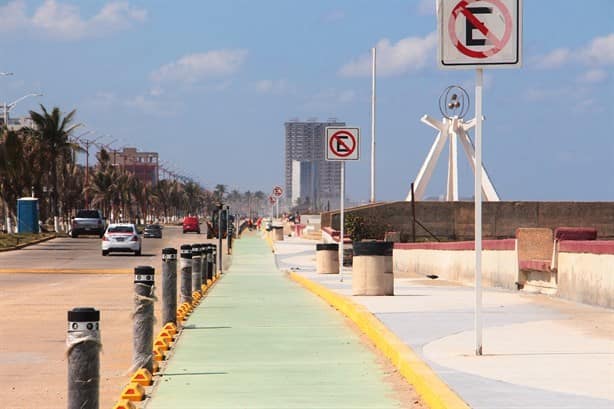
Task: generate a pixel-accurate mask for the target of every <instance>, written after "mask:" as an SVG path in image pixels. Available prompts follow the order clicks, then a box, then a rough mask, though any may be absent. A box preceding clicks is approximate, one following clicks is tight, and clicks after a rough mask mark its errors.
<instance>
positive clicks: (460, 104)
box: [439, 85, 470, 119]
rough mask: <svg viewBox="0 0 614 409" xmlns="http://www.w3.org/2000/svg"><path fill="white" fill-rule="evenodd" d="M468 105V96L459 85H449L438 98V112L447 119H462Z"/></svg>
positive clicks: (467, 109)
mask: <svg viewBox="0 0 614 409" xmlns="http://www.w3.org/2000/svg"><path fill="white" fill-rule="evenodd" d="M469 105H470V101H469V94H468V93H467V91H465V89H464V88H463V87H461V86H460V85H450V86H449V87H447V88H446V89H445V90H444V91H443V92H442V93H441V96H440V97H439V112H441V115H443V116H444V117H446V118H448V119H452V118H454V117H456V118H461V119H462V118H464V117H465V115H467V111H469Z"/></svg>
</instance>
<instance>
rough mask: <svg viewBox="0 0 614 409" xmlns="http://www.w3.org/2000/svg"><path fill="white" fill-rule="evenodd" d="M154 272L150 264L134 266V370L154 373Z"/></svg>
mask: <svg viewBox="0 0 614 409" xmlns="http://www.w3.org/2000/svg"><path fill="white" fill-rule="evenodd" d="M154 273H155V270H154V268H153V267H150V266H138V267H135V268H134V313H133V314H132V317H133V319H134V326H133V333H132V334H133V339H132V347H133V348H132V352H133V354H132V370H133V371H136V370H137V369H139V368H147V370H148V371H149V372H151V373H153V352H152V348H153V323H154V304H153V303H154V301H155V297H154Z"/></svg>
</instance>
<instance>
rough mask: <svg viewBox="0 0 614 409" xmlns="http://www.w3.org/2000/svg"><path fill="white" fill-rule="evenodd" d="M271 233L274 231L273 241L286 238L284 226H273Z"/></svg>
mask: <svg viewBox="0 0 614 409" xmlns="http://www.w3.org/2000/svg"><path fill="white" fill-rule="evenodd" d="M271 233H272V238H273V241H283V240H284V227H283V226H273V228H272V230H271Z"/></svg>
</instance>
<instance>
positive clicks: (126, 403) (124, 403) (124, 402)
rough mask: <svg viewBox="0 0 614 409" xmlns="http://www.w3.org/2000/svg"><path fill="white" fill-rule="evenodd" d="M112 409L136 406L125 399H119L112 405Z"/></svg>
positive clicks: (127, 408)
mask: <svg viewBox="0 0 614 409" xmlns="http://www.w3.org/2000/svg"><path fill="white" fill-rule="evenodd" d="M113 409H136V406H135V405H134V403H132V402H130V401H129V400H127V399H120V400H119V401H118V402H117V403H116V404H115V406H113Z"/></svg>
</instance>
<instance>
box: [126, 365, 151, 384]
mask: <svg viewBox="0 0 614 409" xmlns="http://www.w3.org/2000/svg"><path fill="white" fill-rule="evenodd" d="M130 382H131V383H138V384H139V385H143V386H150V385H152V384H153V377H152V376H151V372H149V371H148V370H147V368H141V369H139V370H138V371H136V372H135V374H134V375H132V378H130Z"/></svg>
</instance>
